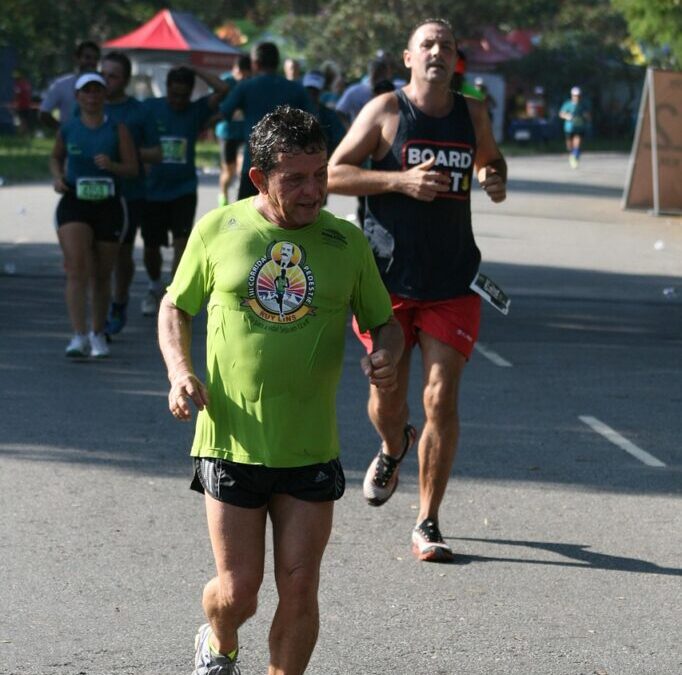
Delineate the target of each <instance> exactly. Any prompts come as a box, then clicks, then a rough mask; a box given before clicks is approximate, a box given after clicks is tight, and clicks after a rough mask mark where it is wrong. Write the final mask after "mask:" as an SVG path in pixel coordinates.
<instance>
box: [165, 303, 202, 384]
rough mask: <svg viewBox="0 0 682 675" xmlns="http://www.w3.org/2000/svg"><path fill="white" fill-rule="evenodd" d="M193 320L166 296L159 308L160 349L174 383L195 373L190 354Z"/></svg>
mask: <svg viewBox="0 0 682 675" xmlns="http://www.w3.org/2000/svg"><path fill="white" fill-rule="evenodd" d="M191 345H192V319H191V317H190V316H189V315H188V314H187V313H186V312H183V311H182V310H181V309H179V308H178V307H176V306H175V305H174V304H173V303H172V302H171V301H170V299H169V298H168V295H165V296H164V297H163V299H162V301H161V306H160V307H159V347H160V348H161V354H162V355H163V360H164V361H165V363H166V369H167V370H168V379H169V381H170V382H171V383H172V382H173V381H174V380H175V378H176V377H177V376H178V375H181V374H184V373H194V368H193V366H192V357H191V353H190V349H191Z"/></svg>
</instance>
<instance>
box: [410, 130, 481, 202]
mask: <svg viewBox="0 0 682 675" xmlns="http://www.w3.org/2000/svg"><path fill="white" fill-rule="evenodd" d="M431 160H434V164H433V167H432V168H431V169H430V170H431V171H440V172H441V173H444V174H445V175H446V176H448V177H449V179H450V189H449V190H448V191H447V192H439V193H438V195H437V198H443V197H445V198H448V199H468V198H469V193H470V192H471V174H472V172H473V166H474V149H473V148H472V147H471V146H470V145H468V144H466V143H446V142H440V141H420V140H412V141H407V143H405V145H403V170H407V169H411V168H413V167H415V166H419V165H420V164H423V163H424V162H428V161H431Z"/></svg>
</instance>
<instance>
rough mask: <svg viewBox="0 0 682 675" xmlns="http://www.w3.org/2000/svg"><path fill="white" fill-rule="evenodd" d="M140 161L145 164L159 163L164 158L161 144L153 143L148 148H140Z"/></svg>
mask: <svg viewBox="0 0 682 675" xmlns="http://www.w3.org/2000/svg"><path fill="white" fill-rule="evenodd" d="M139 153H140V161H142V163H143V164H158V163H159V162H160V161H161V160H162V159H163V153H162V152H161V146H160V145H152V146H150V147H148V148H140V149H139Z"/></svg>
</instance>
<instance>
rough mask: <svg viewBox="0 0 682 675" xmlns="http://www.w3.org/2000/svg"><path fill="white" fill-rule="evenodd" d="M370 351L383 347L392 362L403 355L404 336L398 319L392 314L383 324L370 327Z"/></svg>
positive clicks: (395, 361)
mask: <svg viewBox="0 0 682 675" xmlns="http://www.w3.org/2000/svg"><path fill="white" fill-rule="evenodd" d="M370 335H371V336H372V352H376V351H378V350H380V349H385V350H386V351H387V352H388V353H389V354H390V355H391V360H392V361H393V363H396V364H397V363H398V361H400V357H401V356H402V355H403V349H404V348H405V337H404V335H403V329H402V326H401V325H400V323H399V322H398V320H397V319H396V318H395V317H394V316H392V317H391V318H390V319H389V320H388V321H387V322H386V323H385V324H382V325H381V326H378V327H377V328H372V329H371V330H370Z"/></svg>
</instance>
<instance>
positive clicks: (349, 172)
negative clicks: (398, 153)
mask: <svg viewBox="0 0 682 675" xmlns="http://www.w3.org/2000/svg"><path fill="white" fill-rule="evenodd" d="M399 175H400V172H399V171H374V170H371V169H363V168H361V167H359V166H354V165H353V164H336V165H334V166H330V167H329V181H328V185H327V187H328V190H329V192H334V193H336V194H340V195H379V194H383V193H385V192H398V178H399Z"/></svg>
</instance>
